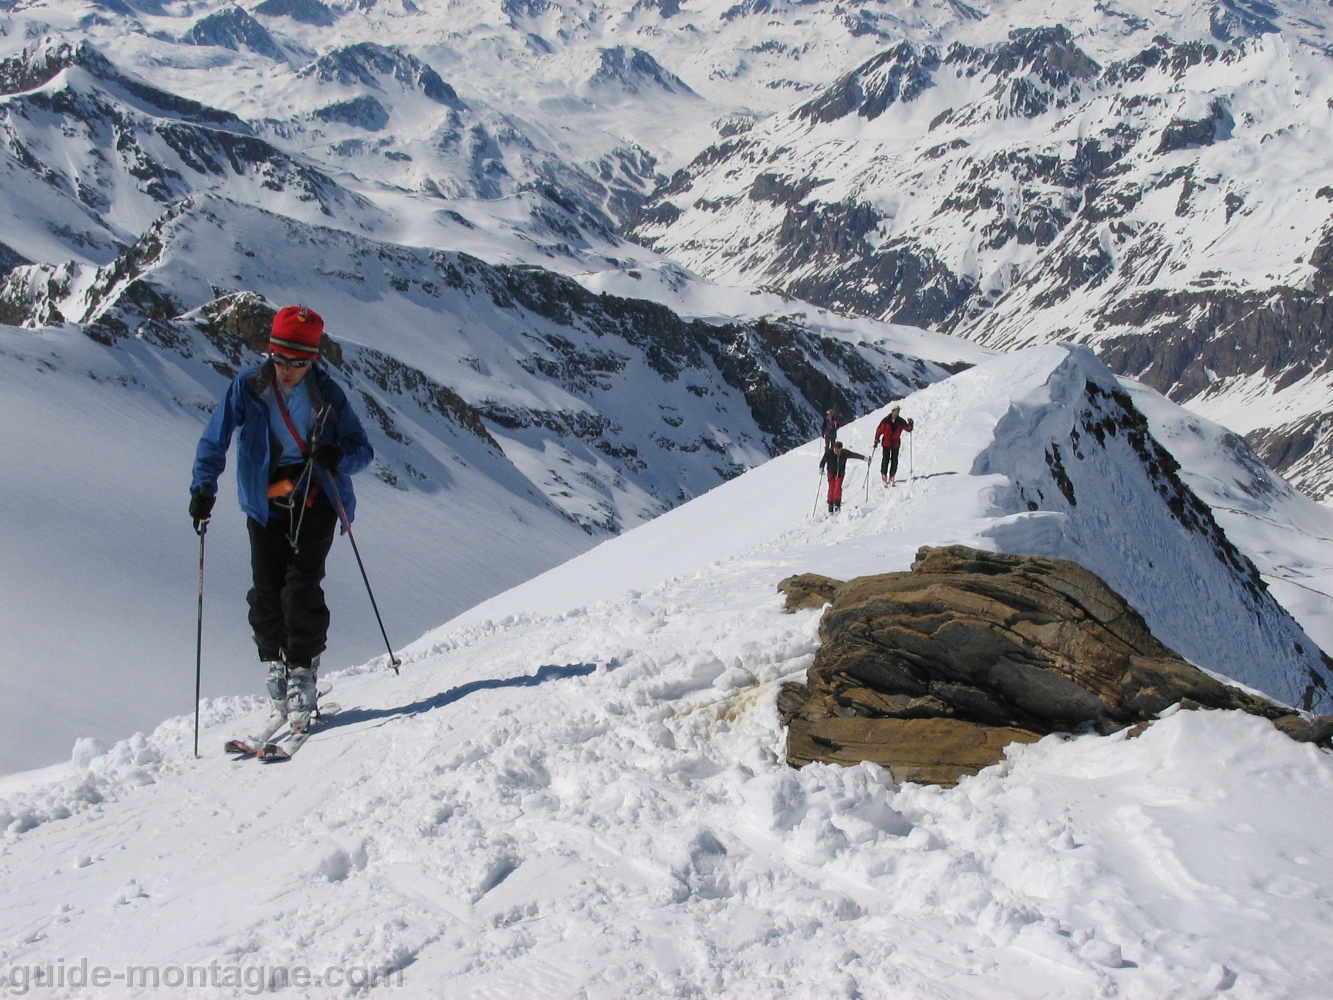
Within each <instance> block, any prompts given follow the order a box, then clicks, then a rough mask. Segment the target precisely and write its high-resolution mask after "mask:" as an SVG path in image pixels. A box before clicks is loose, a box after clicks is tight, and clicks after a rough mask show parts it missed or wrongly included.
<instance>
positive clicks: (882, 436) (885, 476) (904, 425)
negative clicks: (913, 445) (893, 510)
mask: <svg viewBox="0 0 1333 1000" xmlns="http://www.w3.org/2000/svg"><path fill="white" fill-rule="evenodd" d="M900 409H901V407H899V406H897V405H895V406H894V407H893V409H891V410H890V411H889V415H888V416H887V417H885V418H884V419H883V420H881V421H880V422H879V426H878V427H876V428H875V444H877V445H879V446H880V447H881V448H883V449H884V455H883V457H882V458H881V459H880V460H879V478H880V480H881V481H882V482H883V483H884V485H885V486H893V485H894V482H893V480H894V477H895V476H897V475H898V449H899V448H900V447H901V446H902V443H903V432H904V431H906V432H907V433H908V434H911V433H912V428H913V427H915V426H916V423H915V421H912V420H904V419H903V418H902V417H900V416H898V411H899V410H900Z"/></svg>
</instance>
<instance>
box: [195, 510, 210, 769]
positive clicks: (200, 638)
mask: <svg viewBox="0 0 1333 1000" xmlns="http://www.w3.org/2000/svg"><path fill="white" fill-rule="evenodd" d="M194 530H195V531H196V532H197V533H198V535H199V623H198V625H197V626H196V628H195V633H194V756H195V759H196V760H198V759H199V681H200V679H201V677H202V676H203V664H204V535H205V534H206V533H207V532H208V518H204V519H203V520H202V521H200V522H199V524H198V526H196V527H195V529H194Z"/></svg>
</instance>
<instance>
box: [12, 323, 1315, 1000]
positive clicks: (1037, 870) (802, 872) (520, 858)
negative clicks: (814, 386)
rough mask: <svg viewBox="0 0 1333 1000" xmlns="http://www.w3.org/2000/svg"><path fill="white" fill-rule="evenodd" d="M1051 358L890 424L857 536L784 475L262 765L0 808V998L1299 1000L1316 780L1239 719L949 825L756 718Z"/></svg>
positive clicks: (352, 696)
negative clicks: (366, 994)
mask: <svg viewBox="0 0 1333 1000" xmlns="http://www.w3.org/2000/svg"><path fill="white" fill-rule="evenodd" d="M1065 353H1066V352H1065V349H1063V348H1045V349H1041V350H1038V351H1034V352H1027V354H1026V355H1025V356H1014V357H1009V358H1004V359H997V360H996V361H995V362H991V363H989V364H988V365H986V366H984V367H983V368H982V369H977V370H974V371H973V372H969V373H967V375H965V376H961V377H959V378H958V379H956V380H950V381H949V382H947V383H942V384H940V385H937V386H934V387H932V388H931V389H929V390H925V391H923V392H922V393H919V394H918V395H917V396H914V397H912V398H911V399H909V400H908V401H907V403H905V404H904V410H905V412H907V413H908V414H909V415H913V416H916V418H917V420H918V427H919V431H918V433H919V434H921V437H922V440H920V441H918V442H917V450H916V454H915V455H914V456H912V457H911V458H909V461H914V462H915V466H916V472H917V478H916V479H914V480H912V481H910V482H908V483H907V484H905V485H904V486H903V487H902V488H900V489H895V490H893V491H883V490H876V491H875V492H874V493H872V494H871V495H872V499H871V500H870V501H869V502H865V501H864V499H863V498H864V497H865V491H864V485H863V480H861V479H859V478H858V476H856V475H853V476H851V477H849V483H848V490H847V495H848V500H849V506H848V508H847V509H845V510H844V511H843V512H842V513H841V514H840V515H838V516H836V517H833V518H828V517H823V516H820V517H817V518H811V516H810V503H811V500H812V495H811V492H810V491H811V489H812V488H813V487H814V485H815V482H816V480H815V477H814V476H813V475H812V473H813V472H814V466H815V464H816V461H817V449H816V448H814V447H813V446H812V447H807V448H803V449H798V451H797V452H796V453H793V454H791V455H788V456H784V457H782V458H779V459H776V460H774V461H772V462H770V463H767V464H766V465H764V466H762V467H760V468H759V469H757V470H755V471H753V472H751V473H748V474H746V475H745V476H743V477H740V478H739V479H737V480H734V481H733V482H731V483H729V484H727V485H726V486H724V487H721V488H719V489H718V490H715V491H713V492H712V493H710V494H708V495H706V496H705V497H703V498H701V499H700V500H697V501H694V502H692V503H690V504H687V505H685V506H683V507H680V508H678V509H676V510H675V511H672V512H670V513H668V514H667V515H664V516H663V517H662V518H659V519H657V520H655V521H653V522H651V523H650V524H648V525H645V526H643V527H642V528H639V529H636V530H634V531H632V532H628V533H626V534H625V535H623V536H621V537H619V538H617V539H613V540H612V541H610V542H607V543H604V544H603V545H602V546H600V547H599V548H597V549H595V550H593V551H592V552H590V553H588V554H586V555H584V556H582V557H579V558H578V559H576V560H574V561H572V562H570V563H568V564H566V565H564V566H562V567H559V568H557V569H555V570H552V571H550V572H548V573H547V574H544V575H543V576H542V577H538V578H536V579H535V580H532V581H530V582H529V583H527V584H524V585H522V586H520V587H518V588H516V589H515V590H513V591H510V592H508V593H507V594H503V595H501V596H499V597H497V598H494V599H492V600H491V601H488V602H486V604H484V605H482V606H480V607H479V608H477V609H474V610H473V611H472V612H469V613H468V614H467V615H464V616H462V617H460V618H459V619H455V621H454V622H451V623H450V624H449V625H447V626H445V627H443V628H441V629H439V630H437V631H436V632H434V633H431V634H428V635H427V636H424V637H423V638H422V639H421V640H420V641H419V642H417V643H416V644H414V645H412V646H411V647H409V648H408V649H407V650H405V651H404V655H403V659H404V665H403V672H402V676H401V677H396V678H395V677H394V676H392V675H391V674H389V673H388V672H387V665H386V663H385V660H384V658H383V657H381V658H380V659H379V660H376V661H371V663H369V664H366V665H365V666H363V667H361V668H356V669H353V670H349V671H344V672H342V673H340V674H335V675H333V678H332V679H333V681H334V693H333V695H332V696H331V697H333V698H335V699H336V700H337V701H339V702H340V703H341V704H342V705H343V712H342V713H340V714H339V715H338V716H337V717H336V718H335V719H334V720H332V721H331V723H330V724H329V725H328V727H327V728H325V729H324V730H322V731H320V732H318V733H316V735H315V736H314V737H313V738H312V739H311V740H310V742H309V743H308V744H307V745H306V747H305V748H304V749H303V750H302V752H301V754H300V755H299V756H298V757H297V758H296V759H295V760H293V761H291V762H288V763H283V764H274V765H264V764H261V763H259V762H257V761H253V760H250V761H230V760H227V759H225V758H223V757H222V755H221V754H220V748H221V744H222V741H223V740H224V739H225V738H226V737H227V736H230V735H235V734H238V733H242V732H245V731H247V730H248V729H253V728H255V727H256V726H257V725H258V724H259V723H260V721H261V720H262V718H263V703H262V702H261V701H260V699H259V698H257V697H256V698H227V699H219V700H216V701H210V702H208V703H206V704H205V707H204V713H203V725H204V729H203V733H202V737H201V749H202V751H203V757H202V759H201V760H199V761H195V760H193V759H192V757H191V752H190V750H191V740H192V731H191V730H192V720H191V719H189V718H177V719H172V720H169V721H168V722H166V723H164V724H163V725H162V726H161V727H160V728H159V729H158V730H157V731H156V732H154V733H153V734H152V735H151V736H149V737H144V736H136V737H135V738H133V739H131V740H127V741H123V742H121V743H119V744H117V745H116V746H115V747H113V748H112V750H111V751H109V752H106V753H102V752H100V750H99V748H97V747H96V746H94V745H92V744H91V743H83V744H80V746H79V747H77V748H76V752H75V758H76V759H75V761H74V762H72V763H70V764H66V765H60V766H57V767H53V768H48V769H46V770H44V771H39V772H30V773H28V774H21V775H13V776H10V777H8V778H4V779H0V821H4V825H5V826H6V827H7V833H6V835H5V838H4V841H3V854H2V855H0V885H2V886H3V891H2V893H0V975H3V976H6V977H9V978H8V979H7V980H6V981H3V982H0V986H4V987H6V988H8V989H9V990H10V992H14V991H15V989H16V988H17V986H16V983H17V982H18V980H16V979H15V978H14V977H15V972H14V970H15V969H16V968H17V969H19V970H22V969H24V968H26V967H32V966H36V965H42V966H45V965H56V964H57V963H58V962H59V961H60V960H62V959H63V962H64V964H65V965H66V966H74V965H77V964H78V962H79V961H80V959H82V958H87V959H88V962H89V965H90V966H95V965H99V964H100V965H103V966H106V967H107V968H109V969H111V970H114V971H119V970H120V969H122V968H123V967H124V966H126V965H130V964H133V965H157V966H160V967H162V968H164V969H165V968H167V967H184V966H188V965H193V966H197V967H208V966H209V965H210V963H214V962H216V963H217V964H218V967H219V968H220V969H223V970H225V969H226V968H227V967H229V966H236V967H241V968H243V969H246V970H252V969H255V968H257V967H259V966H265V967H273V966H283V967H288V968H290V967H294V966H304V967H307V968H309V969H311V970H313V972H314V973H315V974H317V975H323V973H324V970H326V969H328V968H329V967H338V968H341V969H345V970H346V969H351V968H352V967H370V968H381V967H387V968H389V969H391V970H394V972H393V973H392V975H397V974H398V973H399V972H401V977H402V986H401V987H397V986H393V985H388V984H382V985H381V986H380V987H379V990H380V991H381V992H386V993H387V994H388V995H403V996H449V997H450V998H455V997H456V998H463V1000H472V998H477V1000H480V998H496V997H515V998H519V997H522V998H529V997H560V998H563V997H570V998H573V997H585V998H606V1000H613V998H620V997H630V996H642V997H666V996H681V997H691V996H694V997H705V996H709V997H713V996H716V997H737V998H745V997H784V998H788V997H795V998H805V997H809V998H816V997H818V998H821V1000H822V998H830V997H846V998H852V997H867V998H870V997H875V998H879V997H883V998H913V1000H918V998H945V997H947V998H978V1000H982V998H985V1000H989V998H1026V997H1032V998H1037V997H1042V998H1045V997H1080V998H1081V997H1113V996H1114V997H1130V998H1143V1000H1159V998H1167V997H1171V998H1205V997H1214V996H1225V997H1233V998H1261V997H1263V998H1268V997H1271V998H1279V997H1281V998H1307V997H1308V998H1314V997H1318V996H1322V995H1324V994H1325V992H1326V987H1327V983H1328V982H1329V979H1330V975H1331V974H1333V953H1330V951H1329V949H1328V948H1327V947H1326V944H1327V941H1328V939H1329V930H1330V923H1333V909H1331V908H1330V907H1331V904H1333V876H1330V874H1329V872H1330V862H1331V861H1333V849H1330V846H1329V842H1328V838H1327V834H1326V831H1327V830H1328V829H1329V827H1330V823H1333V760H1331V759H1330V756H1329V755H1328V754H1326V753H1324V752H1321V751H1319V750H1316V749H1314V748H1312V747H1310V746H1307V745H1300V744H1296V743H1294V742H1292V741H1291V740H1289V739H1287V738H1286V737H1285V736H1282V735H1281V734H1279V733H1278V732H1277V731H1276V730H1275V729H1273V727H1272V726H1271V725H1270V724H1268V723H1267V722H1265V721H1263V720H1260V719H1256V718H1252V717H1249V716H1245V715H1241V714H1236V713H1218V712H1206V713H1205V712H1188V711H1177V712H1174V713H1172V712H1170V711H1168V713H1164V715H1165V716H1166V717H1165V718H1163V719H1162V720H1160V721H1158V722H1157V723H1155V724H1154V725H1152V726H1151V727H1149V728H1148V729H1147V731H1146V732H1144V733H1143V734H1142V735H1141V736H1139V737H1137V738H1133V739H1130V738H1128V736H1127V734H1126V733H1119V734H1116V735H1114V736H1111V737H1100V736H1095V735H1083V736H1077V737H1062V736H1050V737H1047V738H1045V739H1043V740H1041V741H1040V742H1038V743H1036V744H1032V745H1030V746H1015V747H1013V748H1011V750H1010V755H1009V759H1008V760H1007V761H1005V762H1004V763H1002V764H1000V765H998V766H996V767H993V768H989V769H987V770H986V771H984V772H983V773H982V774H980V775H978V776H977V777H975V778H969V779H964V780H963V782H962V783H961V784H960V785H959V786H958V787H957V788H955V789H952V790H941V789H938V788H934V787H928V786H916V785H904V786H901V787H895V786H894V785H893V784H892V782H891V780H890V779H889V777H888V775H887V773H886V772H884V771H883V770H881V769H880V768H878V767H876V766H874V765H870V764H862V765H860V766H857V767H852V768H839V767H836V766H828V765H819V764H815V765H810V766H808V767H806V768H804V769H802V770H800V771H793V770H791V769H789V768H788V767H786V765H785V764H784V763H783V746H782V740H783V736H782V731H781V729H780V727H779V725H778V720H777V715H776V710H775V707H774V699H775V695H776V690H777V687H778V685H779V683H780V682H781V681H782V680H784V679H792V678H799V677H800V676H801V675H802V673H803V671H804V670H805V668H806V667H807V666H808V665H809V663H810V662H811V660H812V658H813V654H814V652H815V649H816V647H817V644H818V632H817V626H818V619H819V613H818V612H815V611H805V612H799V613H796V614H794V615H786V614H783V613H782V612H781V610H780V595H778V594H777V593H776V592H775V590H774V585H775V584H776V582H777V581H778V580H779V579H781V578H782V577H784V576H786V575H788V574H790V573H793V572H800V571H806V570H814V571H819V572H825V573H830V574H832V575H835V576H842V577H846V576H850V575H854V574H858V573H865V572H883V571H888V570H897V569H903V568H906V566H907V564H908V563H909V562H910V560H911V558H912V555H913V553H914V551H915V549H916V547H917V545H919V544H922V543H926V542H929V543H947V542H955V541H972V542H977V541H978V540H980V539H982V538H983V537H984V536H983V534H982V533H983V532H985V531H986V530H988V529H989V527H990V526H991V525H992V524H993V522H994V518H993V516H992V515H991V514H989V513H988V512H991V511H992V510H993V494H994V486H995V482H994V477H992V476H984V477H980V476H973V475H969V474H968V472H969V469H970V468H971V464H972V461H973V459H974V458H975V456H976V455H977V454H978V453H979V452H980V451H981V450H982V449H985V448H986V447H988V446H989V444H990V442H991V439H992V437H993V429H994V427H995V424H996V422H997V421H998V420H999V419H1000V418H1001V417H1002V416H1004V414H1005V413H1006V412H1008V405H1009V401H1010V400H1011V399H1015V400H1027V401H1028V402H1029V403H1032V402H1033V401H1034V399H1035V398H1036V397H1037V395H1039V393H1037V392H1036V390H1039V389H1041V387H1042V386H1044V385H1046V380H1049V379H1050V378H1051V376H1052V372H1053V371H1055V370H1056V369H1058V367H1059V364H1060V363H1061V358H1062V357H1064V355H1065ZM1145 398H1146V397H1145ZM1180 412H1181V411H1179V410H1178V408H1174V407H1171V406H1170V404H1162V406H1161V408H1160V413H1156V414H1153V415H1152V419H1153V421H1154V428H1155V429H1160V428H1162V427H1167V426H1168V424H1169V420H1170V419H1172V415H1173V414H1177V415H1178V414H1179V413H1180ZM951 413H952V414H954V417H953V422H952V423H950V414H951ZM1178 419H1179V420H1184V419H1186V418H1178ZM1188 419H1190V420H1194V421H1196V423H1197V424H1198V426H1199V427H1200V429H1201V432H1206V431H1208V428H1209V427H1211V425H1206V426H1205V425H1204V424H1202V423H1198V418H1192V417H1191V418H1188ZM874 420H875V417H870V418H867V419H866V420H863V421H860V422H858V423H857V424H855V425H853V426H852V427H850V428H848V429H847V431H846V433H845V435H844V436H845V438H846V439H847V440H848V441H849V442H850V443H851V444H852V446H853V447H854V448H857V449H858V450H862V449H861V448H860V446H861V445H862V443H863V442H864V441H865V440H868V438H869V434H870V431H871V429H872V428H873V425H874ZM964 424H966V425H967V427H969V428H970V429H971V433H970V435H969V434H967V433H965V427H964V426H963V425H964ZM928 428H933V431H932V433H933V434H941V435H942V434H944V433H946V432H947V433H949V434H950V435H952V437H951V438H950V440H951V442H952V444H953V447H952V450H948V451H946V450H945V449H944V448H943V447H942V440H941V439H940V438H938V437H936V438H932V435H929V434H926V433H924V432H925V431H926V430H927V429H928ZM1213 430H1216V428H1213ZM928 442H931V443H928ZM1212 471H1214V472H1218V473H1221V472H1224V471H1225V470H1223V469H1222V468H1221V466H1220V465H1219V466H1218V467H1215V468H1214V469H1213V470H1212ZM1233 471H1234V470H1233ZM1191 475H1195V476H1197V475H1198V473H1197V472H1195V473H1191ZM802 482H803V483H804V484H805V486H804V488H800V487H799V484H800V483H802ZM802 494H803V495H802ZM1284 502H1286V501H1284ZM1307 505H1308V506H1307ZM1288 508H1289V509H1288V510H1287V513H1289V512H1290V509H1295V510H1297V512H1298V513H1302V514H1303V515H1304V516H1307V517H1308V518H1309V519H1310V522H1309V523H1310V524H1320V525H1323V526H1324V527H1323V530H1324V531H1325V534H1326V536H1333V531H1328V530H1327V522H1328V518H1329V516H1333V515H1326V513H1325V512H1324V511H1323V509H1322V508H1318V507H1317V506H1316V505H1314V504H1312V503H1310V502H1309V501H1303V500H1302V498H1299V497H1295V498H1294V499H1291V500H1290V503H1289V504H1288ZM1269 509H1270V515H1269V516H1271V517H1272V518H1273V519H1274V520H1278V521H1281V520H1282V517H1283V516H1284V512H1283V509H1282V508H1273V507H1272V506H1271V505H1270V508H1269ZM747 515H748V516H747ZM1321 519H1322V520H1321ZM1316 555H1317V551H1312V552H1311V558H1314V557H1315V556H1316ZM1172 598H1173V595H1170V594H1164V595H1162V597H1161V600H1162V602H1163V603H1164V604H1169V603H1170V601H1171V600H1172ZM1324 613H1326V611H1325V612H1324ZM1165 617H1166V618H1167V619H1169V618H1170V614H1166V615H1165ZM19 975H22V973H21V972H20V973H19ZM391 982H392V980H391ZM34 992H35V994H36V995H40V996H52V997H59V996H78V995H86V991H81V990H79V989H76V988H68V987H66V988H64V989H60V988H54V989H45V988H43V991H37V990H36V988H35V987H34ZM163 992H165V993H166V994H167V995H171V992H172V991H171V990H166V989H164V990H162V991H159V990H152V989H130V988H127V987H121V986H119V985H117V986H116V987H115V989H114V992H113V994H112V995H117V996H122V995H123V996H133V995H144V996H147V995H160V994H162V993H163ZM177 992H178V993H180V991H177ZM243 992H244V991H243V989H241V988H233V987H218V988H212V987H210V988H206V989H198V988H196V989H192V990H190V991H188V995H190V996H192V997H193V996H201V997H208V996H217V997H222V996H237V995H243ZM354 992H355V991H354V990H352V989H349V988H345V987H339V988H336V989H334V988H332V987H329V986H325V985H322V984H321V985H319V986H311V987H308V988H304V989H302V988H297V987H290V988H288V989H286V990H284V991H283V994H284V995H290V996H312V997H320V996H329V995H353V994H354ZM180 995H184V993H180Z"/></svg>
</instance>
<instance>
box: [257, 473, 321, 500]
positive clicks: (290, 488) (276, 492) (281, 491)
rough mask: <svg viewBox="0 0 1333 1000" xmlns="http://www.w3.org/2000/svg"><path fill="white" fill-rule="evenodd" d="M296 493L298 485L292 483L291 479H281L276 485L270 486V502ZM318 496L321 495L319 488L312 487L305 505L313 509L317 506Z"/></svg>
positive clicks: (270, 484) (271, 484)
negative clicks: (316, 498) (316, 499)
mask: <svg viewBox="0 0 1333 1000" xmlns="http://www.w3.org/2000/svg"><path fill="white" fill-rule="evenodd" d="M295 492H296V484H295V483H294V482H292V481H291V480H290V479H279V480H278V481H277V482H275V483H269V484H268V498H269V499H270V500H276V499H278V498H279V497H289V496H291V495H292V494H293V493H295ZM318 495H319V487H318V486H311V487H310V496H309V497H307V498H306V502H305V505H306V506H307V507H313V506H314V504H315V497H317V496H318Z"/></svg>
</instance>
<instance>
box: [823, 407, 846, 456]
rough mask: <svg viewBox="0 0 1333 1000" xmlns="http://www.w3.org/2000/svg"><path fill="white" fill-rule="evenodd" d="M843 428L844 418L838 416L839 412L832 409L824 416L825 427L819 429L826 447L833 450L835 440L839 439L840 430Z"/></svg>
mask: <svg viewBox="0 0 1333 1000" xmlns="http://www.w3.org/2000/svg"><path fill="white" fill-rule="evenodd" d="M841 426H842V418H841V417H840V416H838V411H837V410H834V409H830V410H829V411H828V412H827V413H825V414H824V425H823V427H821V428H820V429H819V433H820V435H821V436H822V437H823V438H824V447H825V448H832V447H833V442H834V440H836V439H837V437H838V428H839V427H841Z"/></svg>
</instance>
